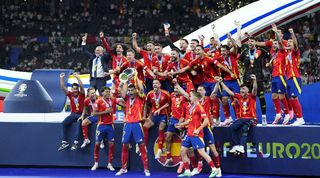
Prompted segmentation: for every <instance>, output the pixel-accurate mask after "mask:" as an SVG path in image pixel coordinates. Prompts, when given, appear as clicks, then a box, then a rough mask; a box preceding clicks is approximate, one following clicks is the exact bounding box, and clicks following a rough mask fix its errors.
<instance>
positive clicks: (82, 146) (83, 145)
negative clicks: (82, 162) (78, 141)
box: [80, 139, 90, 148]
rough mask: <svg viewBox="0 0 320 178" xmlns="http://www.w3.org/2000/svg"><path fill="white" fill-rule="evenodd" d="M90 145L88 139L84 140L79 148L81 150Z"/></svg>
mask: <svg viewBox="0 0 320 178" xmlns="http://www.w3.org/2000/svg"><path fill="white" fill-rule="evenodd" d="M89 144H90V140H89V139H84V140H83V143H82V145H81V146H80V147H81V148H84V147H86V146H87V145H89Z"/></svg>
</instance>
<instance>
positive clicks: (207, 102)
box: [199, 96, 212, 117]
mask: <svg viewBox="0 0 320 178" xmlns="http://www.w3.org/2000/svg"><path fill="white" fill-rule="evenodd" d="M199 102H200V104H201V106H202V107H203V109H204V111H205V112H206V114H207V116H208V117H210V116H211V115H212V107H211V106H212V99H211V98H210V97H208V96H205V97H204V98H203V99H201V100H200V101H199Z"/></svg>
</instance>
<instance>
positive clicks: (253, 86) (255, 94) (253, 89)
mask: <svg viewBox="0 0 320 178" xmlns="http://www.w3.org/2000/svg"><path fill="white" fill-rule="evenodd" d="M250 77H251V79H252V83H253V84H252V94H253V95H254V96H257V88H258V85H257V78H256V76H255V75H254V74H252V75H250Z"/></svg>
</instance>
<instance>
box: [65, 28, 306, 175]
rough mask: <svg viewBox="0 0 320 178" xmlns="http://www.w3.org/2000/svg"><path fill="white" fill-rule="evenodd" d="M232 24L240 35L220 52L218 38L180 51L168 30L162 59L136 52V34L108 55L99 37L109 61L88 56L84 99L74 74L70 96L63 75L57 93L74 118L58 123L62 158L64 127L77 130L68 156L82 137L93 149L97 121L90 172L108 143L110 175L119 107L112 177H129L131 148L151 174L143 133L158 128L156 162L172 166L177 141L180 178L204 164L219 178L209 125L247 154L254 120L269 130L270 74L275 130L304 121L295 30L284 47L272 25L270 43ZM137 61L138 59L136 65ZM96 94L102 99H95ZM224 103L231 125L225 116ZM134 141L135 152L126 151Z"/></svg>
mask: <svg viewBox="0 0 320 178" xmlns="http://www.w3.org/2000/svg"><path fill="white" fill-rule="evenodd" d="M235 25H236V26H237V29H238V38H237V39H233V38H232V37H231V34H230V33H227V38H228V40H227V44H223V45H222V44H220V41H219V38H218V37H217V35H216V34H213V37H212V38H211V39H210V45H209V46H208V47H204V46H203V40H204V37H203V36H199V39H192V40H191V41H190V50H189V49H188V46H189V41H188V40H186V39H181V40H180V46H179V47H176V46H175V45H174V44H173V43H172V42H171V40H170V34H169V31H168V29H165V36H166V38H167V41H168V42H169V43H170V47H171V52H170V54H165V53H163V52H162V45H161V44H159V43H155V42H153V41H148V42H147V44H146V49H142V48H141V47H139V46H138V43H137V34H136V33H133V34H132V49H130V48H128V45H124V44H122V43H119V44H116V45H115V47H114V49H112V47H111V46H110V45H109V43H108V39H106V38H105V36H104V33H103V32H100V33H99V37H100V39H101V42H102V44H103V47H104V48H105V50H106V54H102V53H101V48H103V47H102V46H98V47H96V49H95V52H94V54H92V55H91V57H90V58H91V59H90V63H91V64H90V67H91V70H90V71H91V73H90V84H91V82H92V81H94V82H95V84H96V85H91V86H92V87H90V88H89V89H88V91H87V97H86V98H85V93H84V89H83V84H82V82H81V80H80V78H79V76H78V74H75V75H74V77H75V78H76V79H77V80H78V84H77V83H75V84H73V85H72V88H71V91H68V90H67V88H66V86H65V84H64V76H65V74H63V73H62V74H61V75H60V81H61V82H60V83H61V88H62V89H63V91H64V92H65V93H66V94H67V96H68V97H69V99H70V105H71V114H70V116H68V117H67V118H66V119H65V120H64V121H63V138H62V141H61V145H60V148H59V151H60V150H63V149H65V148H67V147H68V146H69V143H68V141H67V136H66V133H67V127H68V126H69V125H71V124H72V123H74V122H76V123H77V124H78V127H77V128H78V131H77V138H76V139H75V141H74V142H73V144H72V147H71V150H76V149H77V148H78V143H79V137H80V135H81V133H83V137H84V141H83V143H82V145H81V146H80V147H81V148H84V147H86V146H87V145H88V144H90V140H89V137H88V125H89V124H92V123H95V122H97V129H96V138H95V139H96V141H95V146H94V165H93V167H92V168H91V170H96V169H97V168H98V164H99V150H100V148H101V147H102V148H103V146H104V144H107V145H108V148H109V151H108V164H107V168H108V169H109V170H111V171H114V170H115V169H114V168H113V165H112V162H113V157H114V156H113V155H114V143H115V130H114V126H113V123H114V121H115V120H116V106H117V105H120V106H121V107H123V108H124V109H123V111H124V113H125V116H124V119H123V121H124V123H125V125H124V126H123V135H122V144H123V145H122V152H121V154H122V155H121V160H122V168H121V169H120V170H119V171H118V172H117V173H116V175H117V176H120V175H122V174H125V173H127V172H128V170H127V161H128V157H129V149H131V148H134V147H135V149H136V152H137V153H138V154H139V155H140V156H141V160H142V163H143V167H144V174H145V176H150V175H151V173H150V171H149V168H148V154H147V152H148V150H147V145H148V144H150V143H148V135H149V134H148V133H149V129H152V128H153V126H154V125H156V126H157V128H158V140H157V144H158V147H157V150H156V151H155V155H154V156H155V158H156V159H159V158H160V157H161V155H166V156H165V157H166V161H165V163H164V165H170V164H172V162H173V158H172V156H171V146H172V142H173V136H174V134H177V135H178V136H180V137H181V139H182V143H181V149H180V156H181V159H180V166H179V168H178V170H177V173H178V174H179V175H178V177H184V176H187V177H190V176H193V175H196V174H199V173H200V172H201V171H202V165H203V163H202V160H203V159H204V160H205V161H206V162H207V163H208V165H209V166H210V168H211V173H210V176H209V177H221V176H222V173H221V167H220V156H219V153H218V151H217V149H216V146H215V139H214V135H213V132H212V129H213V127H214V126H224V127H230V130H231V133H232V148H231V149H230V153H244V152H245V149H244V148H245V145H246V142H247V140H248V139H252V138H253V137H254V130H253V128H254V127H255V126H256V125H257V122H258V117H261V118H262V125H263V126H264V125H266V124H267V117H266V101H265V98H264V86H263V82H264V80H265V79H264V75H263V69H264V68H271V69H272V101H273V103H274V108H275V111H276V115H275V118H274V120H273V122H272V124H280V123H281V124H283V125H288V124H289V122H290V120H292V119H293V117H294V116H296V118H297V119H296V121H295V122H293V124H291V125H293V126H299V125H303V124H304V123H305V121H304V119H303V115H302V108H301V105H300V103H299V99H298V97H299V95H300V94H301V75H300V71H299V60H300V52H299V49H298V43H297V39H296V37H295V34H294V31H293V29H291V28H290V29H288V31H289V32H290V34H291V37H290V38H289V39H287V40H284V39H283V38H282V36H283V35H282V31H281V30H280V29H278V28H277V26H276V25H272V31H273V33H274V38H273V39H270V40H268V41H265V42H258V41H257V40H256V38H255V37H253V36H250V35H249V34H247V33H246V39H241V35H239V33H240V34H241V32H240V29H241V25H240V24H239V23H235ZM213 31H214V29H213ZM244 41H245V42H244ZM85 44H86V36H84V37H83V38H82V46H83V49H85ZM137 54H140V56H142V59H140V60H139V59H136V56H138V55H137ZM103 55H109V56H110V58H109V59H110V60H112V69H111V70H106V69H105V65H104V64H105V61H104V62H103V60H105V57H104V56H103ZM92 56H93V57H92ZM128 69H130V70H128ZM127 71H130V73H126V72H127ZM124 73H125V75H124ZM101 76H105V77H110V76H111V78H112V81H113V82H112V86H111V87H110V88H109V87H106V86H103V85H101V81H103V80H100V78H103V77H101ZM104 82H105V81H104ZM96 90H97V91H99V93H100V96H97V95H96ZM256 99H259V102H260V107H261V111H262V115H261V116H257V114H256ZM220 103H221V106H222V110H223V114H224V116H225V120H224V121H223V122H220V119H219V118H220ZM229 103H230V105H231V106H232V108H233V110H234V113H235V118H232V116H231V114H230V105H229ZM281 104H282V106H283V109H281ZM282 112H284V118H282ZM282 119H283V121H282V122H281V120H282ZM77 121H81V122H77ZM270 123H271V122H270ZM131 139H133V140H134V141H135V143H136V145H131V144H130V143H131V142H130V140H131ZM103 143H104V144H103ZM207 148H208V149H207ZM190 165H191V167H192V171H190Z"/></svg>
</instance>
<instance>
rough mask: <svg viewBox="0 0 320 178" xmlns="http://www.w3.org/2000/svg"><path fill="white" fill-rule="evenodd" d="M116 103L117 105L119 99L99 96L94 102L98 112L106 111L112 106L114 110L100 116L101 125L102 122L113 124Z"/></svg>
mask: <svg viewBox="0 0 320 178" xmlns="http://www.w3.org/2000/svg"><path fill="white" fill-rule="evenodd" d="M116 105H117V99H114V98H113V99H110V98H108V99H106V98H102V97H101V98H99V99H97V101H96V102H95V104H94V110H95V111H97V112H102V111H105V110H106V109H107V108H111V109H112V112H111V113H108V114H103V115H100V116H98V117H99V122H98V124H99V125H102V124H113V121H114V117H113V114H115V113H116Z"/></svg>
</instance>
